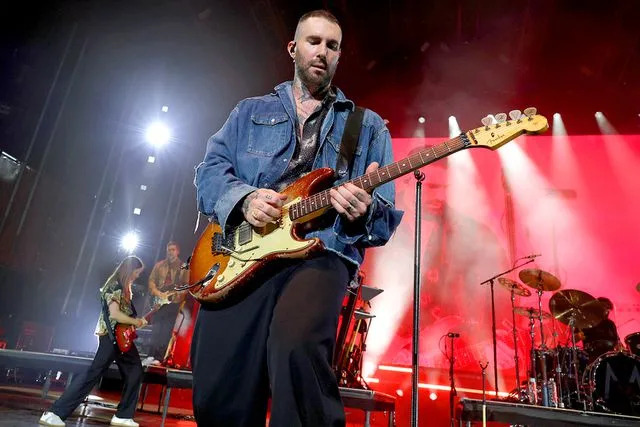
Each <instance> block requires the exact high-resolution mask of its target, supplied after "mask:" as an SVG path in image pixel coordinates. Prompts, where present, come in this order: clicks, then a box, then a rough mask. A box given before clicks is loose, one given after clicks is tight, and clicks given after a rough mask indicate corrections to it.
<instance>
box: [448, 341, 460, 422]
mask: <svg viewBox="0 0 640 427" xmlns="http://www.w3.org/2000/svg"><path fill="white" fill-rule="evenodd" d="M456 335H458V334H456V333H451V332H450V333H448V334H447V337H449V338H451V358H450V359H449V381H450V382H451V385H450V387H449V388H450V390H449V416H450V417H451V427H455V425H456V422H455V418H454V417H453V401H454V398H455V396H457V395H458V392H457V391H456V382H455V380H454V378H453V365H454V363H455V361H456V359H455V357H454V355H453V340H454V339H455V338H457V337H456Z"/></svg>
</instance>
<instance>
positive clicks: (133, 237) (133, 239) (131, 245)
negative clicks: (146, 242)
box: [120, 231, 138, 253]
mask: <svg viewBox="0 0 640 427" xmlns="http://www.w3.org/2000/svg"><path fill="white" fill-rule="evenodd" d="M120 247H121V248H122V249H124V250H125V251H127V252H129V253H131V252H133V251H134V250H135V249H136V248H137V247H138V235H137V234H136V233H135V232H133V231H130V232H128V233H127V234H125V235H124V236H122V239H121V240H120Z"/></svg>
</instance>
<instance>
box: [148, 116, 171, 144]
mask: <svg viewBox="0 0 640 427" xmlns="http://www.w3.org/2000/svg"><path fill="white" fill-rule="evenodd" d="M146 138H147V141H148V142H149V143H151V144H152V145H155V146H156V147H162V146H163V145H165V144H166V143H167V142H169V139H170V138H171V132H169V128H168V127H167V126H166V125H165V124H164V123H161V122H155V123H152V124H151V125H149V127H148V128H147V133H146Z"/></svg>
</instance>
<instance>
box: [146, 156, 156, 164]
mask: <svg viewBox="0 0 640 427" xmlns="http://www.w3.org/2000/svg"><path fill="white" fill-rule="evenodd" d="M147 162H148V163H155V162H156V158H155V157H154V156H149V157H147Z"/></svg>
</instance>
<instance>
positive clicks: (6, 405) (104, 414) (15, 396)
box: [0, 384, 387, 427]
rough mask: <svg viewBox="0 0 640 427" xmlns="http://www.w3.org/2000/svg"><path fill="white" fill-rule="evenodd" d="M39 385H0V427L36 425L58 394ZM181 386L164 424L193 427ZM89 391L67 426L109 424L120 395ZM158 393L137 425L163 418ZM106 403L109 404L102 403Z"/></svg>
mask: <svg viewBox="0 0 640 427" xmlns="http://www.w3.org/2000/svg"><path fill="white" fill-rule="evenodd" d="M41 391H42V390H41V388H40V387H38V386H20V385H18V386H16V385H13V384H2V385H0V427H27V426H28V427H35V426H37V425H38V419H39V418H40V416H41V415H42V412H43V410H44V409H46V408H48V407H49V406H51V404H52V403H53V401H54V400H55V399H56V398H57V397H58V396H59V395H60V391H59V390H52V391H51V392H50V393H49V397H48V398H47V399H43V398H41V397H40V393H41ZM178 392H180V390H174V391H173V392H172V398H171V405H170V407H169V416H168V417H167V420H166V422H165V426H167V427H196V423H195V421H193V419H192V418H191V417H190V416H191V415H192V412H191V410H190V409H187V408H184V407H176V406H175V405H174V398H173V396H174V394H178ZM93 393H95V394H91V396H92V400H93V398H97V399H100V400H98V402H99V403H98V404H90V405H87V407H86V409H85V410H84V416H81V415H80V411H81V408H82V406H81V407H80V408H78V409H77V410H76V411H75V412H74V413H73V415H72V416H71V417H69V418H68V419H67V421H66V423H67V426H105V425H109V421H110V420H111V417H112V416H113V414H114V413H115V409H112V408H115V406H116V405H117V403H118V399H119V397H120V395H119V393H116V392H111V391H106V392H105V391H99V390H94V391H93ZM176 397H177V398H178V399H176V403H177V405H178V406H182V404H183V403H184V402H182V400H183V399H180V398H179V396H176ZM157 401H158V399H157V396H155V395H153V394H151V395H150V396H149V398H148V399H147V403H146V404H145V405H144V410H142V411H140V410H137V411H136V414H135V417H134V419H135V420H136V421H137V422H138V423H140V426H142V427H144V426H159V425H160V423H161V420H162V416H161V414H160V413H156V410H157V409H158V405H157ZM102 405H107V406H110V407H103V406H102ZM362 425H364V415H363V413H362V411H358V410H350V409H347V427H356V426H362ZM386 425H387V421H386V417H385V416H384V415H383V414H382V413H375V412H374V413H372V414H371V426H372V427H376V426H386Z"/></svg>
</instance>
